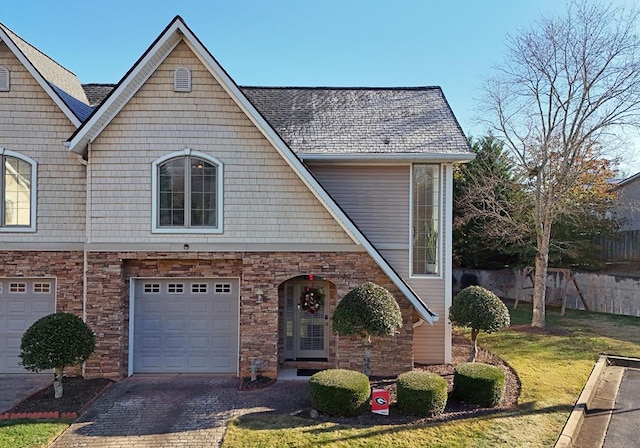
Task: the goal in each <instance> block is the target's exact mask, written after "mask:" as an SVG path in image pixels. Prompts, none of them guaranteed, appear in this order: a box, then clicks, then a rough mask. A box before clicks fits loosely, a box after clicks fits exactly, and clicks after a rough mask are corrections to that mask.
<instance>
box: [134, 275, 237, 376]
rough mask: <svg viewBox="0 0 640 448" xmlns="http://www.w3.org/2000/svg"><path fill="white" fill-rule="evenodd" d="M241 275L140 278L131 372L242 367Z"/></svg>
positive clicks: (215, 370)
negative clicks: (239, 320) (200, 277)
mask: <svg viewBox="0 0 640 448" xmlns="http://www.w3.org/2000/svg"><path fill="white" fill-rule="evenodd" d="M238 286H239V282H238V279H137V280H135V283H134V294H135V296H134V328H133V332H134V338H133V339H134V345H133V373H230V374H234V375H235V374H236V373H237V368H238V312H239V311H238V308H239V294H238Z"/></svg>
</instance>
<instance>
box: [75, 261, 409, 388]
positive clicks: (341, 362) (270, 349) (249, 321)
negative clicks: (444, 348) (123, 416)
mask: <svg viewBox="0 0 640 448" xmlns="http://www.w3.org/2000/svg"><path fill="white" fill-rule="evenodd" d="M308 274H314V275H315V276H317V277H321V278H323V279H324V280H326V281H329V282H331V283H333V285H334V286H335V291H336V292H337V294H331V295H330V296H331V298H330V310H329V311H330V312H333V309H334V308H335V304H336V299H337V297H343V296H344V295H345V294H346V293H347V292H348V291H349V290H351V289H352V288H354V287H356V286H358V285H360V284H362V283H364V282H367V281H372V282H375V283H377V284H379V285H381V286H384V287H386V288H388V289H389V290H390V291H391V292H392V293H393V294H394V296H395V297H396V299H397V300H398V303H399V305H400V308H401V310H402V313H403V321H404V326H403V328H401V329H400V332H399V333H398V334H397V335H396V336H393V337H390V338H385V339H381V340H375V341H374V346H373V357H372V374H373V375H395V374H397V373H400V372H403V371H407V370H410V369H411V368H412V367H413V348H412V339H413V327H412V323H411V320H412V318H411V316H412V310H413V308H412V306H411V304H410V303H409V302H408V300H406V298H404V296H403V295H402V294H400V292H399V291H398V290H397V288H396V287H395V286H394V285H393V283H392V282H391V281H390V280H389V278H388V277H387V276H386V275H385V274H384V273H383V272H382V271H381V270H380V268H379V267H378V266H377V264H376V263H375V262H374V261H373V259H371V257H369V256H368V255H367V254H365V253H362V252H356V253H351V252H349V253H342V252H340V253H338V252H314V253H281V252H275V253H274V252H270V253H265V252H260V253H251V252H244V253H239V252H238V253H235V252H234V253H218V252H198V253H196V252H184V253H174V252H162V253H158V252H126V253H124V252H120V253H117V252H92V253H89V254H88V272H87V276H88V281H87V286H88V292H87V296H88V300H87V302H88V306H87V322H88V323H89V325H91V327H92V328H93V329H94V331H95V332H96V334H97V336H98V338H97V341H98V344H97V345H98V347H97V349H96V353H95V354H94V355H93V356H92V357H91V359H89V361H87V364H86V368H85V374H86V376H88V377H99V376H104V377H110V378H119V377H122V376H124V375H126V372H127V363H128V351H127V347H128V336H129V335H128V325H129V322H128V320H129V309H128V308H129V279H130V278H131V277H165V276H166V277H218V276H225V277H239V278H240V354H239V356H240V360H239V361H240V376H247V375H248V367H249V363H250V361H251V359H253V358H259V359H261V360H262V361H263V362H264V363H265V364H264V366H263V370H262V372H261V373H262V374H263V375H267V376H271V377H275V376H276V375H277V371H278V349H279V347H278V344H279V336H280V335H279V331H278V321H279V320H278V311H279V300H278V286H279V285H280V284H282V283H283V282H285V281H287V280H289V279H291V278H294V277H297V276H299V275H308ZM258 288H260V289H262V290H263V292H264V294H263V295H262V296H259V295H257V294H256V293H255V291H256V289H258ZM331 289H332V291H333V290H334V288H333V287H332V288H331ZM363 353H364V346H363V344H362V342H361V341H360V339H359V338H353V337H348V338H347V337H339V338H338V337H335V336H332V337H331V352H330V356H331V358H330V363H331V364H333V365H335V366H336V367H340V368H349V369H355V370H360V368H361V365H362V356H363Z"/></svg>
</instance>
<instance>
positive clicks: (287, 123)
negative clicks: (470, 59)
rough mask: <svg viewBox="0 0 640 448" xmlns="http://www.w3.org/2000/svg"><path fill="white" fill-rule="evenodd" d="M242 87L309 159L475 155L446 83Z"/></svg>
mask: <svg viewBox="0 0 640 448" xmlns="http://www.w3.org/2000/svg"><path fill="white" fill-rule="evenodd" d="M241 89H242V92H243V93H244V94H245V95H246V96H247V98H248V99H249V100H250V101H251V102H252V103H253V105H254V106H255V107H256V109H258V110H259V111H260V112H261V113H262V115H263V116H264V117H265V119H266V120H267V121H268V122H269V124H270V125H271V126H272V127H273V128H274V129H275V130H276V131H277V132H278V133H279V134H280V136H281V137H282V138H283V140H285V141H286V142H287V144H288V145H289V146H290V147H291V149H293V150H294V151H295V152H297V153H298V155H300V156H301V157H303V158H305V155H306V154H326V155H331V154H334V155H335V154H345V153H349V154H360V155H373V154H381V155H390V154H395V155H400V154H405V155H409V154H413V155H416V156H421V157H427V158H440V159H449V160H452V161H453V160H456V161H458V160H460V161H463V160H470V158H472V157H473V156H472V154H470V153H471V151H470V148H469V143H468V142H467V139H466V138H465V137H464V133H463V132H462V129H461V128H460V125H459V124H458V122H457V120H456V118H455V116H454V115H453V112H452V111H451V108H450V107H449V104H448V103H447V100H446V99H445V97H444V94H443V93H442V90H441V89H440V87H410V88H364V87H363V88H336V87H241Z"/></svg>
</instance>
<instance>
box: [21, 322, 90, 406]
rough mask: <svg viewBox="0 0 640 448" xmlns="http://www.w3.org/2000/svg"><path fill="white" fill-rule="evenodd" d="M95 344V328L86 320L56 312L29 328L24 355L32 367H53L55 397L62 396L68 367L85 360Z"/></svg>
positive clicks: (29, 366)
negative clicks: (64, 376)
mask: <svg viewBox="0 0 640 448" xmlns="http://www.w3.org/2000/svg"><path fill="white" fill-rule="evenodd" d="M95 347H96V340H95V336H94V334H93V331H91V328H89V326H88V325H87V324H86V323H84V322H83V320H82V319H80V318H79V317H78V316H76V315H75V314H71V313H55V314H49V315H48V316H44V317H42V318H40V319H38V320H37V321H35V322H34V323H33V325H31V326H30V327H29V328H28V329H27V331H25V333H24V335H23V336H22V344H21V345H20V358H22V365H23V366H24V367H25V368H26V369H28V370H31V371H34V372H40V371H42V370H48V369H53V370H54V382H53V388H54V391H55V398H61V397H62V391H63V388H62V377H63V374H64V369H65V367H68V366H75V365H78V364H81V363H83V362H85V361H86V360H87V359H88V358H89V356H90V355H91V354H92V353H93V351H94V350H95Z"/></svg>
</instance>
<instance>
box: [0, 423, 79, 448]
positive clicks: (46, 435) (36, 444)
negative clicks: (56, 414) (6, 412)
mask: <svg viewBox="0 0 640 448" xmlns="http://www.w3.org/2000/svg"><path fill="white" fill-rule="evenodd" d="M68 426H69V422H64V421H45V420H43V421H41V420H3V421H0V448H40V447H46V446H48V445H49V443H51V441H52V440H53V439H55V438H56V437H57V436H58V434H60V433H61V432H62V431H64V430H65V429H66V428H67V427H68Z"/></svg>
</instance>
